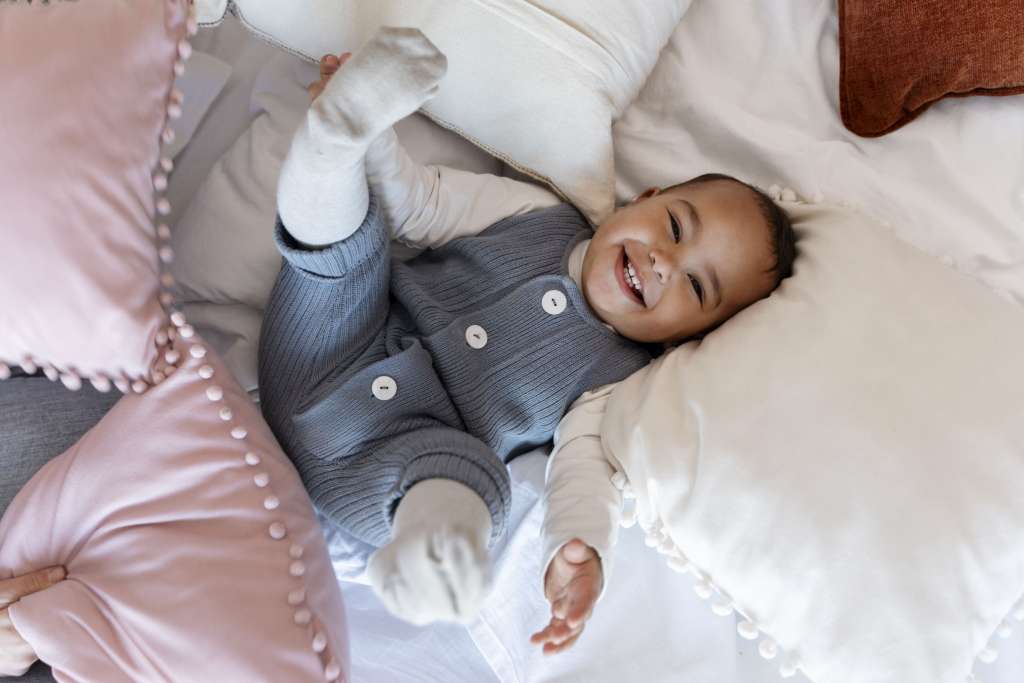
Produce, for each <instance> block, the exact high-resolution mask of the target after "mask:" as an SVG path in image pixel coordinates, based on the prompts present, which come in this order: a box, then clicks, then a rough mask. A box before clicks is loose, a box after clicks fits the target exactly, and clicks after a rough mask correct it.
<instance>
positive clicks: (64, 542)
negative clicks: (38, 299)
mask: <svg viewBox="0 0 1024 683" xmlns="http://www.w3.org/2000/svg"><path fill="white" fill-rule="evenodd" d="M182 332H184V334H179V335H177V337H176V339H175V340H174V341H173V342H172V343H171V345H170V348H169V350H168V351H167V354H168V357H167V358H165V360H167V362H168V365H167V372H169V375H168V377H167V379H166V380H164V381H163V382H161V384H160V385H159V386H157V387H153V388H151V389H150V390H149V391H147V392H146V393H145V394H143V395H141V396H135V395H130V396H125V397H123V398H121V400H120V401H119V402H118V403H117V404H115V405H114V407H113V408H111V410H110V411H109V412H108V413H107V414H106V415H105V416H104V417H103V418H102V419H101V420H100V422H99V424H97V425H96V426H95V427H93V428H92V429H91V430H90V431H89V432H87V433H86V434H85V435H84V436H83V437H82V438H81V439H80V440H79V441H78V443H76V444H75V445H74V446H72V447H71V448H70V449H68V450H67V451H66V452H64V453H63V454H61V455H59V456H58V457H56V458H54V459H53V460H52V461H50V462H49V463H47V464H46V465H45V466H44V467H43V468H42V469H40V470H39V472H37V473H36V475H35V476H34V477H32V479H30V480H29V482H28V483H27V484H26V485H25V486H24V488H22V490H21V491H20V492H19V493H18V495H17V496H16V497H15V499H14V501H13V502H12V503H11V504H10V506H9V507H8V508H7V510H6V511H5V513H4V516H3V519H2V521H0V576H4V577H8V576H12V575H20V574H24V573H26V572H28V571H31V570H33V569H39V568H42V567H48V566H53V565H64V566H65V567H66V568H67V570H68V580H66V581H62V582H61V583H59V584H57V585H55V586H54V587H52V588H49V589H47V590H45V591H41V592H39V593H35V594H33V595H30V596H28V597H25V598H22V599H21V600H20V601H18V602H17V603H15V604H13V605H11V607H10V616H11V620H12V621H13V623H14V625H15V627H16V628H17V629H18V632H19V633H20V634H21V635H22V637H24V638H25V640H26V641H28V643H29V644H30V645H31V646H32V648H33V649H34V650H35V651H36V652H37V653H38V655H39V657H40V658H41V659H42V660H43V661H45V662H46V663H47V664H49V665H50V666H51V667H53V669H54V672H55V675H56V677H57V680H60V681H76V682H78V683H111V682H112V681H182V682H193V681H194V682H196V683H200V682H204V681H210V682H215V681H216V682H220V681H223V682H224V683H234V682H235V681H238V682H242V681H274V682H278V681H280V682H282V683H283V682H288V683H300V682H305V681H308V682H310V683H324V682H325V681H347V680H350V679H349V678H348V675H349V652H348V634H347V631H346V622H345V610H344V606H343V603H342V597H341V591H340V589H339V587H338V583H337V581H336V580H335V577H334V570H333V568H332V566H331V561H330V557H329V556H328V553H327V548H326V545H325V542H324V537H323V532H322V531H321V528H320V525H319V522H318V521H317V518H316V514H315V512H314V509H313V505H312V503H311V502H310V500H309V496H308V495H307V494H306V490H305V489H304V488H303V486H302V482H301V480H300V479H299V475H298V472H296V471H295V468H294V467H293V466H292V464H291V462H290V461H289V459H288V458H287V456H286V455H285V454H284V452H282V450H281V448H280V446H279V445H278V444H277V441H275V439H274V437H273V435H272V434H271V432H270V428H269V427H267V425H266V423H265V422H264V421H263V418H262V416H261V415H260V412H259V409H258V408H257V407H256V406H255V405H254V404H253V403H252V401H251V400H250V399H249V396H248V395H247V394H246V393H245V392H244V391H243V390H242V389H241V387H239V386H238V384H237V383H236V382H235V381H234V379H233V378H232V377H231V375H230V373H229V372H228V370H227V368H226V367H225V366H224V364H223V363H222V362H221V360H220V359H219V358H217V357H216V355H215V354H214V353H213V352H212V351H210V350H209V349H208V348H207V346H206V344H205V343H204V342H203V341H202V340H201V339H200V338H199V337H198V336H196V335H190V334H189V331H188V330H187V328H182Z"/></svg>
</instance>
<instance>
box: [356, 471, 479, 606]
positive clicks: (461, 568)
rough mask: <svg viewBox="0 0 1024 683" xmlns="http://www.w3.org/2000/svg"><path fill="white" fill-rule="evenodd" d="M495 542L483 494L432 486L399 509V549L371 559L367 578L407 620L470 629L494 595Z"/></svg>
mask: <svg viewBox="0 0 1024 683" xmlns="http://www.w3.org/2000/svg"><path fill="white" fill-rule="evenodd" d="M490 536H491V513H490V511H489V510H488V509H487V505H486V504H485V503H484V501H483V499H482V498H480V496H479V495H477V494H476V492H475V491H473V490H472V489H470V488H469V487H468V486H465V485H463V484H460V483H459V482H456V481H451V480H449V479H427V480H425V481H421V482H420V483H418V484H416V485H415V486H413V487H412V488H411V489H409V492H408V493H406V494H405V497H403V498H402V500H401V502H399V504H398V510H396V511H395V520H394V525H393V528H392V538H391V542H390V543H389V544H387V545H386V546H384V547H383V548H381V549H380V550H378V551H377V552H376V553H374V554H373V556H371V557H370V561H369V564H368V565H367V570H366V576H367V578H368V579H369V581H370V585H371V586H372V587H373V590H374V592H375V593H376V594H377V596H378V597H380V599H381V601H382V602H383V603H384V606H385V607H387V608H388V610H390V611H391V613H392V614H394V615H395V616H397V617H399V618H401V619H404V620H406V621H408V622H410V623H413V624H417V625H423V624H428V623H430V622H433V621H455V622H460V623H468V622H469V621H472V620H473V619H474V618H475V617H476V615H477V614H478V613H479V611H480V607H481V606H482V605H483V602H484V599H485V598H486V597H487V592H488V590H489V588H490V562H489V559H488V556H487V541H488V539H489V538H490Z"/></svg>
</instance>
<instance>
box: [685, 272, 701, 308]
mask: <svg viewBox="0 0 1024 683" xmlns="http://www.w3.org/2000/svg"><path fill="white" fill-rule="evenodd" d="M688 277H689V278H690V284H691V285H693V291H694V292H696V293H697V298H698V299H700V305H701V306H703V305H704V288H703V287H701V284H700V280H698V279H697V278H695V277H694V276H692V275H689V276H688Z"/></svg>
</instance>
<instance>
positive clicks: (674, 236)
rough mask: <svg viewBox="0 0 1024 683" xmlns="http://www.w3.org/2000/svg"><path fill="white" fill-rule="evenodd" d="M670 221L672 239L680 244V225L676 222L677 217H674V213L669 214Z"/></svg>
mask: <svg viewBox="0 0 1024 683" xmlns="http://www.w3.org/2000/svg"><path fill="white" fill-rule="evenodd" d="M668 220H669V221H670V222H671V223H672V239H674V240H675V241H676V242H677V243H678V242H679V223H678V222H677V221H676V217H675V216H673V215H672V212H671V211H669V212H668Z"/></svg>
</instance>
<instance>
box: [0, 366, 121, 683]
mask: <svg viewBox="0 0 1024 683" xmlns="http://www.w3.org/2000/svg"><path fill="white" fill-rule="evenodd" d="M118 398H120V394H118V393H116V392H112V393H110V394H101V393H99V392H97V391H96V390H94V389H93V388H92V387H91V386H86V387H83V388H82V390H81V391H77V392H71V391H68V390H67V389H65V388H64V387H63V386H62V385H61V384H60V383H56V384H54V383H51V382H50V381H48V380H47V379H46V378H45V377H42V376H31V377H28V376H23V375H15V376H13V377H11V379H8V380H5V381H3V382H0V513H2V512H3V511H4V510H6V509H7V506H8V505H10V503H11V501H12V500H14V496H15V495H17V493H18V491H19V490H21V487H22V486H24V485H25V482H27V481H28V480H29V479H31V478H32V475H34V474H35V473H36V472H37V471H38V470H39V468H40V467H42V466H43V465H45V464H46V463H47V462H48V461H49V460H51V459H52V458H53V457H55V456H57V455H60V454H61V453H63V452H64V451H66V450H67V449H68V448H70V447H71V446H72V445H74V443H75V442H76V441H78V439H80V438H81V437H82V435H83V434H85V433H86V432H87V431H89V429H90V428H91V427H92V426H93V425H95V424H96V423H97V422H99V421H100V418H101V417H103V416H104V415H105V414H106V412H107V411H108V410H110V408H111V406H113V405H114V403H116V402H117V399H118ZM0 680H10V681H19V682H20V683H53V680H54V679H53V676H51V675H50V669H49V667H47V666H46V665H44V664H42V663H40V662H37V663H36V665H35V666H33V667H32V669H31V670H30V671H29V672H28V673H27V674H25V675H24V676H22V677H20V678H8V677H4V676H0Z"/></svg>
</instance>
